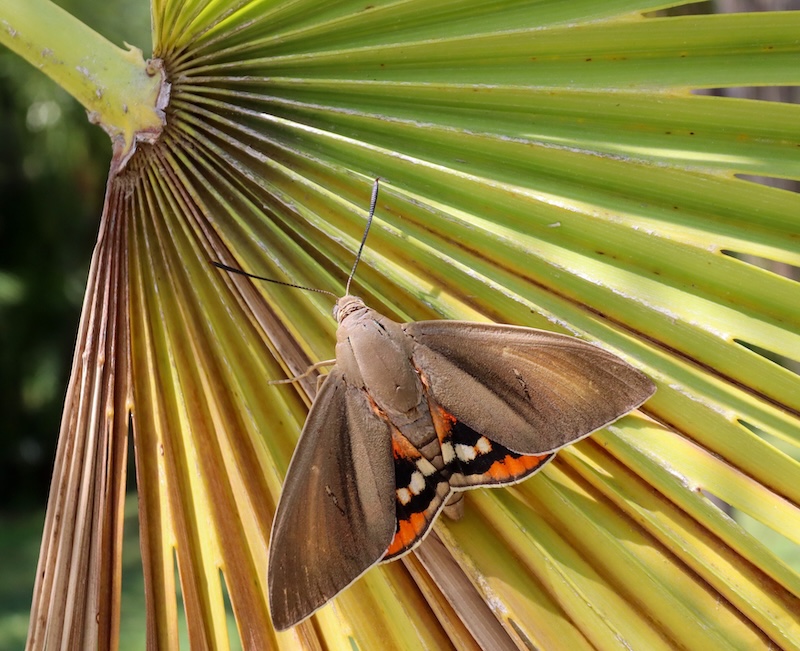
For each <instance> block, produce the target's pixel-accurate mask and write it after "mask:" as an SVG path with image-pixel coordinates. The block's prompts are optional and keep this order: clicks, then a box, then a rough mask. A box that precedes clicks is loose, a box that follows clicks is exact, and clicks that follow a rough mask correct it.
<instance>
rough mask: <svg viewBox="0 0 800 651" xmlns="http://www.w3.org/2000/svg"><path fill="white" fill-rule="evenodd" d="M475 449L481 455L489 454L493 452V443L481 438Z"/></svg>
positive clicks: (483, 437)
mask: <svg viewBox="0 0 800 651" xmlns="http://www.w3.org/2000/svg"><path fill="white" fill-rule="evenodd" d="M475 449H476V450H477V451H478V452H480V453H481V454H489V453H490V452H491V451H492V442H491V441H490V440H489V439H487V438H486V437H485V436H481V437H480V438H479V439H478V442H477V443H476V444H475Z"/></svg>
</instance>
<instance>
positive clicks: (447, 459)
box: [442, 441, 456, 465]
mask: <svg viewBox="0 0 800 651" xmlns="http://www.w3.org/2000/svg"><path fill="white" fill-rule="evenodd" d="M455 458H456V451H455V450H454V449H453V444H452V443H451V442H450V441H447V442H446V443H443V444H442V460H443V461H444V463H445V465H447V464H450V463H453V459H455Z"/></svg>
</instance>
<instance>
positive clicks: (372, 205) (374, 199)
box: [344, 178, 380, 296]
mask: <svg viewBox="0 0 800 651" xmlns="http://www.w3.org/2000/svg"><path fill="white" fill-rule="evenodd" d="M378 181H380V178H377V179H375V185H373V186H372V199H370V202H369V216H368V217H367V226H366V228H364V237H362V238H361V245H360V246H359V247H358V253H356V261H355V262H354V263H353V269H352V270H351V271H350V275H349V276H348V277H347V285H346V286H345V288H344V294H345V296H347V295H349V294H350V283H351V282H352V280H353V276H355V275H356V267H358V263H359V261H360V260H361V252H362V251H363V250H364V244H365V243H366V241H367V235H369V227H370V226H371V225H372V217H373V215H375V204H376V203H378Z"/></svg>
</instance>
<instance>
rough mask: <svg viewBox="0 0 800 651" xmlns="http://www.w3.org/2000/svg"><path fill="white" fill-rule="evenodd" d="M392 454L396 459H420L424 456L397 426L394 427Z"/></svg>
mask: <svg viewBox="0 0 800 651" xmlns="http://www.w3.org/2000/svg"><path fill="white" fill-rule="evenodd" d="M392 454H393V455H394V458H395V459H419V458H420V457H421V456H422V455H421V454H420V453H419V450H417V448H415V447H414V446H413V445H412V444H411V442H410V441H409V440H408V439H407V438H406V437H405V436H403V435H402V434H401V433H400V430H398V429H397V428H396V427H392Z"/></svg>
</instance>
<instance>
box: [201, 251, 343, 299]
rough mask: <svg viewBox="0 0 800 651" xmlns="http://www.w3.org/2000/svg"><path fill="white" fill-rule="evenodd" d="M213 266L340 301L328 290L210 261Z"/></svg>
mask: <svg viewBox="0 0 800 651" xmlns="http://www.w3.org/2000/svg"><path fill="white" fill-rule="evenodd" d="M209 262H211V264H213V265H214V266H215V267H217V268H219V269H224V270H225V271H230V272H231V273H233V274H239V275H241V276H247V277H248V278H255V279H256V280H266V281H267V282H268V283H275V284H276V285H284V286H285V287H294V288H295V289H304V290H306V291H307V292H317V293H319V294H327V295H328V296H333V297H334V298H336V299H338V298H339V297H338V296H337V295H336V294H334V293H333V292H329V291H328V290H326V289H317V288H316V287H303V286H302V285H294V284H292V283H285V282H283V281H282V280H275V279H274V278H265V277H264V276H256V275H255V274H249V273H247V272H246V271H242V270H241V269H237V268H236V267H229V266H228V265H226V264H222V263H221V262H215V261H214V260H209Z"/></svg>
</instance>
